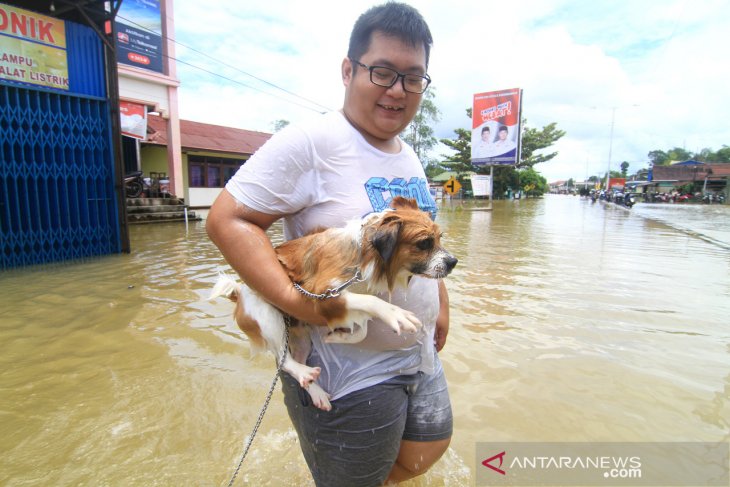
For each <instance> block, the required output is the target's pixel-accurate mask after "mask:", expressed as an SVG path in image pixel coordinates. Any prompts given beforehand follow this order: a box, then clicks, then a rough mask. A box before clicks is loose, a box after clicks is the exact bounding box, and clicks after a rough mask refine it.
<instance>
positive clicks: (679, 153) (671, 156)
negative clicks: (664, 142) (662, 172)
mask: <svg viewBox="0 0 730 487" xmlns="http://www.w3.org/2000/svg"><path fill="white" fill-rule="evenodd" d="M667 158H668V162H677V161H688V160H690V159H692V153H691V152H689V151H688V150H686V149H682V148H681V147H675V148H674V149H672V150H670V151H669V152H667Z"/></svg>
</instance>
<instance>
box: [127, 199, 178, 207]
mask: <svg viewBox="0 0 730 487" xmlns="http://www.w3.org/2000/svg"><path fill="white" fill-rule="evenodd" d="M184 204H185V202H184V201H183V200H182V199H180V198H127V208H129V207H131V206H167V205H184Z"/></svg>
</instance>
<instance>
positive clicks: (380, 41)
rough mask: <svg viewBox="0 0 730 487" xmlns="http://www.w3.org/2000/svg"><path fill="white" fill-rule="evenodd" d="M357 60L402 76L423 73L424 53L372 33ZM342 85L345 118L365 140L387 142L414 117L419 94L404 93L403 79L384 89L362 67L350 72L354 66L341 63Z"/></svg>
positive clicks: (419, 48) (391, 38) (397, 40)
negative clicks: (343, 85)
mask: <svg viewBox="0 0 730 487" xmlns="http://www.w3.org/2000/svg"><path fill="white" fill-rule="evenodd" d="M355 61H360V62H361V63H363V64H367V65H368V66H385V67H388V68H392V69H395V70H396V71H398V72H399V73H403V74H417V75H421V76H423V75H425V74H426V51H425V49H424V47H423V46H422V45H421V46H419V47H417V48H415V47H413V46H410V45H408V44H404V43H403V42H402V41H400V40H399V39H396V38H394V37H389V36H386V35H384V34H382V33H379V32H375V33H373V36H372V39H371V42H370V49H368V51H367V52H366V53H365V54H363V55H362V57H361V58H360V59H356V60H355ZM342 77H343V82H344V84H345V103H344V110H345V115H346V116H347V118H348V119H349V120H350V122H352V123H353V124H354V125H355V126H356V128H357V129H358V130H359V131H360V132H361V133H362V134H363V136H364V137H365V138H366V139H370V138H375V139H378V140H389V139H392V138H393V137H395V136H396V135H398V134H399V133H401V132H402V131H403V129H404V128H405V127H406V126H407V125H408V124H409V123H410V121H411V120H412V119H413V117H414V116H415V115H416V111H417V110H418V105H419V103H420V102H421V97H422V94H418V93H409V92H407V91H405V90H403V83H402V78H399V79H398V81H397V82H396V83H395V84H394V85H393V86H391V87H390V88H385V87H382V86H378V85H376V84H374V83H372V82H371V81H370V72H369V71H368V70H367V69H366V68H363V67H362V66H358V67H357V71H356V72H354V73H353V63H351V62H350V61H349V60H347V59H345V60H344V61H343V63H342Z"/></svg>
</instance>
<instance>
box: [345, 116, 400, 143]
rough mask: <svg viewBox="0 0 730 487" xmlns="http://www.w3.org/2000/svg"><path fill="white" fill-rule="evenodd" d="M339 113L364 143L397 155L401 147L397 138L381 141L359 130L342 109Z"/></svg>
mask: <svg viewBox="0 0 730 487" xmlns="http://www.w3.org/2000/svg"><path fill="white" fill-rule="evenodd" d="M340 113H342V115H343V116H344V117H345V120H347V122H348V123H349V124H350V125H352V127H353V128H354V129H355V130H357V131H358V132H360V134H361V135H362V136H363V138H364V139H365V141H366V142H367V143H368V144H370V145H372V146H373V147H375V148H376V149H378V150H380V151H383V152H385V153H388V154H398V153H399V152H400V151H401V149H402V147H401V142H400V138H399V137H397V136H396V137H391V138H389V139H381V138H379V137H375V136H374V135H372V134H370V133H368V132H367V131H365V130H363V129H361V128H360V127H359V126H358V125H357V124H356V123H355V122H353V121H352V119H351V118H350V117H348V116H347V113H345V110H344V109H341V110H340Z"/></svg>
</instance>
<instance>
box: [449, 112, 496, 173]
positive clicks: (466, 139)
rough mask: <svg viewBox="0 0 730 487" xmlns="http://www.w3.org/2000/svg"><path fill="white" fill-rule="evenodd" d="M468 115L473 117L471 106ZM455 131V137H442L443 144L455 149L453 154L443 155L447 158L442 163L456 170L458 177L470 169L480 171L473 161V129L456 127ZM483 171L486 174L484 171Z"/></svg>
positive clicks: (450, 169) (451, 169)
mask: <svg viewBox="0 0 730 487" xmlns="http://www.w3.org/2000/svg"><path fill="white" fill-rule="evenodd" d="M466 115H467V116H468V117H469V118H471V108H467V110H466ZM454 133H455V134H456V138H454V139H441V143H442V144H444V145H445V146H447V147H449V148H450V149H451V150H453V151H454V154H452V155H444V154H442V155H441V157H442V158H444V159H445V161H444V162H442V163H441V165H442V166H443V167H445V168H447V169H448V170H449V171H455V172H456V173H457V177H459V176H461V177H463V175H465V174H466V173H468V172H470V171H476V172H480V168H479V167H478V166H477V167H475V166H473V165H472V163H471V130H467V129H454ZM482 169H483V168H482ZM481 173H482V174H484V172H483V171H482V172H481ZM487 173H488V172H487Z"/></svg>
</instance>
